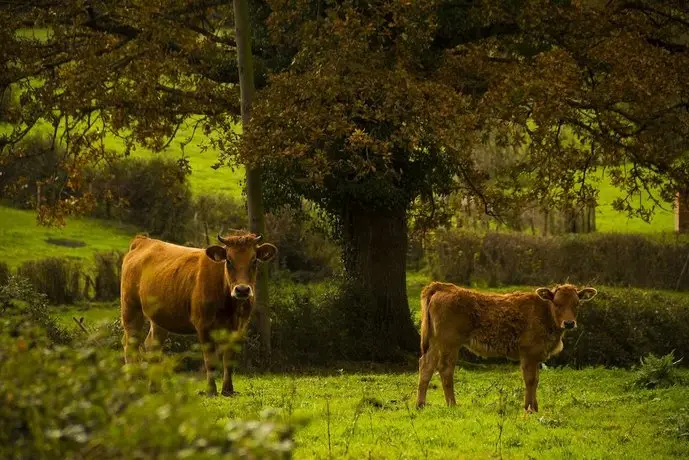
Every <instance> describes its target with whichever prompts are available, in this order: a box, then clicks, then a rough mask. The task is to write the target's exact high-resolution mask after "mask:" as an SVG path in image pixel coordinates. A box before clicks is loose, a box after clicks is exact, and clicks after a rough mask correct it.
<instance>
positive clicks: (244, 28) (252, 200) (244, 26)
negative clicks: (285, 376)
mask: <svg viewBox="0 0 689 460" xmlns="http://www.w3.org/2000/svg"><path fill="white" fill-rule="evenodd" d="M234 23H235V36H236V41H237V65H238V68H239V90H240V94H241V99H242V100H241V104H242V105H241V107H242V126H246V125H247V124H248V123H249V120H250V119H251V103H252V101H253V95H254V67H253V62H252V57H251V41H250V40H251V28H250V22H249V4H248V1H247V0H234ZM246 197H247V204H248V208H249V230H250V231H251V232H253V233H256V234H259V235H262V234H263V233H264V231H265V222H264V213H263V190H262V187H261V172H260V171H259V170H258V169H256V168H249V167H247V168H246ZM267 276H268V272H267V270H266V267H265V266H262V265H259V268H258V275H257V278H256V292H255V294H254V295H255V298H254V307H255V308H256V316H257V322H258V334H259V339H260V341H261V354H262V358H263V361H264V362H266V363H268V362H269V361H270V353H271V349H270V311H269V308H270V307H269V304H268V278H267Z"/></svg>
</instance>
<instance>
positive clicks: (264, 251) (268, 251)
mask: <svg viewBox="0 0 689 460" xmlns="http://www.w3.org/2000/svg"><path fill="white" fill-rule="evenodd" d="M277 253H278V248H276V247H275V246H273V245H272V244H270V243H264V244H262V245H260V246H259V247H257V248H256V258H257V259H258V260H260V261H262V262H268V261H269V260H270V259H272V258H273V257H275V254H277Z"/></svg>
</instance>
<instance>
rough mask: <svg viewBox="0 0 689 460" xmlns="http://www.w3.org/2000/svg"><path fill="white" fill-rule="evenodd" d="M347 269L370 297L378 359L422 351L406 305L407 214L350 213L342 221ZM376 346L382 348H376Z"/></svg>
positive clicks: (357, 209)
mask: <svg viewBox="0 0 689 460" xmlns="http://www.w3.org/2000/svg"><path fill="white" fill-rule="evenodd" d="M343 227H344V228H343V237H344V265H345V270H346V272H347V274H348V275H349V277H350V279H351V280H352V281H353V282H354V288H356V289H358V290H359V291H360V292H363V293H366V294H368V295H370V297H368V300H369V301H370V303H371V305H369V306H367V307H368V308H370V310H363V311H360V312H354V314H364V315H365V316H366V318H368V321H369V322H370V323H371V324H367V325H366V329H368V330H370V331H371V334H372V335H373V337H371V339H372V342H371V343H372V344H374V347H373V352H372V354H373V355H374V356H372V358H373V359H376V358H378V359H380V358H383V359H386V358H389V357H392V356H394V354H395V352H396V351H399V350H402V351H408V352H418V351H419V334H418V332H417V330H416V328H415V327H414V324H413V323H412V319H411V314H410V311H409V302H408V300H407V283H406V281H407V275H406V259H407V220H406V212H405V211H404V210H396V211H392V212H380V211H371V210H365V209H362V208H361V207H350V208H349V209H347V210H346V212H345V215H344V219H343ZM376 345H377V346H376Z"/></svg>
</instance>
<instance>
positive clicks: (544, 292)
mask: <svg viewBox="0 0 689 460" xmlns="http://www.w3.org/2000/svg"><path fill="white" fill-rule="evenodd" d="M536 295H537V296H538V297H540V298H541V299H543V300H553V299H554V298H555V294H553V291H551V290H550V289H548V288H545V287H542V288H538V289H536Z"/></svg>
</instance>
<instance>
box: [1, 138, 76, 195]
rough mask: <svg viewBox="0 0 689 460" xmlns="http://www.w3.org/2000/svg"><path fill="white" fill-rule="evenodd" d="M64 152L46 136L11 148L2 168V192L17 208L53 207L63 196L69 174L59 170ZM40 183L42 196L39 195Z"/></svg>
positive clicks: (31, 139)
mask: <svg viewBox="0 0 689 460" xmlns="http://www.w3.org/2000/svg"><path fill="white" fill-rule="evenodd" d="M62 156H63V153H62V149H61V148H60V147H56V146H54V145H53V143H52V142H51V141H50V139H48V137H46V136H40V135H34V136H32V137H29V138H27V139H26V140H24V141H22V142H21V143H19V144H18V145H17V146H16V147H13V148H12V152H11V153H10V154H9V155H7V156H6V157H7V160H6V162H4V163H3V165H2V174H0V192H2V195H3V196H4V197H7V198H9V199H10V202H11V203H12V204H13V205H14V206H17V207H20V208H24V209H35V208H36V206H37V204H39V203H38V202H37V201H38V200H40V204H48V205H50V204H54V203H56V202H57V201H58V199H59V197H60V194H61V193H63V194H64V193H67V192H68V190H64V189H63V188H62V184H64V180H65V179H66V172H65V171H63V170H61V169H60V168H59V165H60V158H61V157H62ZM39 184H40V193H39Z"/></svg>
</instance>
